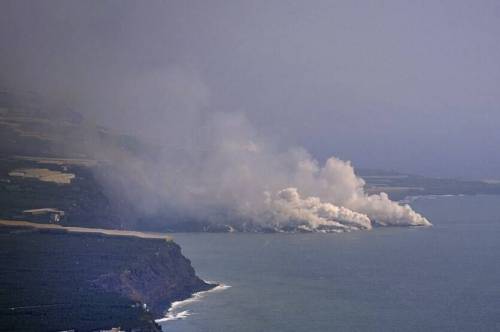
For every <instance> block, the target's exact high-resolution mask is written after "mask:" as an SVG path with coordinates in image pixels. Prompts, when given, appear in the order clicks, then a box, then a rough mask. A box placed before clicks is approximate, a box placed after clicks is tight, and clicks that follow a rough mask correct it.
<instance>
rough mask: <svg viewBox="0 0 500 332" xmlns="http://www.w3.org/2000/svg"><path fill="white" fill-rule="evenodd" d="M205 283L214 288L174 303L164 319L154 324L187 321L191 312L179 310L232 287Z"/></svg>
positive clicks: (195, 293)
mask: <svg viewBox="0 0 500 332" xmlns="http://www.w3.org/2000/svg"><path fill="white" fill-rule="evenodd" d="M203 281H204V282H205V283H207V284H209V285H214V287H213V288H211V289H208V290H205V291H199V292H194V293H193V294H191V296H190V297H188V298H186V299H184V300H180V301H174V302H172V303H171V304H170V307H169V308H168V310H167V311H166V312H165V315H164V317H162V318H158V319H155V320H154V322H155V323H156V324H161V323H166V322H169V321H174V320H180V319H186V318H188V317H189V316H190V315H191V313H190V311H189V310H179V309H181V308H184V307H185V306H187V305H189V304H191V303H194V302H198V301H201V300H202V299H203V298H204V297H205V296H206V295H208V294H210V293H215V292H220V291H224V290H226V289H229V288H231V287H232V286H230V285H226V284H223V283H216V282H213V281H207V280H203Z"/></svg>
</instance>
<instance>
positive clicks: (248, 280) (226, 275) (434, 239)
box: [162, 196, 500, 332]
mask: <svg viewBox="0 0 500 332" xmlns="http://www.w3.org/2000/svg"><path fill="white" fill-rule="evenodd" d="M412 206H413V207H414V208H415V209H416V210H418V211H419V212H421V213H423V214H424V215H425V216H427V217H428V218H429V219H430V220H431V221H432V222H433V223H434V225H435V226H434V227H432V228H413V229H412V228H379V229H375V230H373V231H369V232H363V231H360V232H353V233H348V234H175V239H176V241H177V242H178V243H179V244H180V245H181V246H182V248H183V252H184V254H185V255H186V256H187V257H188V258H190V259H191V261H192V263H193V265H194V267H195V269H196V271H197V273H198V274H199V275H200V276H201V277H202V278H204V279H206V280H215V281H219V282H223V283H225V284H228V285H230V286H231V288H229V289H226V290H224V291H220V292H213V293H209V294H206V295H205V296H202V298H201V299H200V300H199V301H195V302H191V303H189V304H187V305H186V306H184V307H182V308H178V309H176V310H178V311H186V310H187V311H188V312H189V314H190V315H189V316H188V317H187V318H185V319H179V320H174V321H169V322H166V323H164V324H163V326H162V327H163V330H164V331H169V332H175V331H238V332H243V331H500V197H498V196H496V197H495V196H469V197H439V198H421V199H418V200H416V201H414V202H413V203H412Z"/></svg>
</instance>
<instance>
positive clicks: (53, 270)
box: [0, 226, 212, 331]
mask: <svg viewBox="0 0 500 332" xmlns="http://www.w3.org/2000/svg"><path fill="white" fill-rule="evenodd" d="M0 266H1V273H0V331H60V330H70V329H76V330H77V331H94V330H99V329H109V328H111V327H118V326H120V327H121V328H122V329H125V330H127V331H129V330H134V331H158V329H159V328H158V327H157V326H156V325H155V324H154V321H153V319H154V318H158V317H161V315H162V313H163V312H164V311H165V310H166V309H167V308H168V306H169V304H170V303H171V302H172V301H176V300H181V299H185V298H187V297H189V296H190V295H191V294H192V293H193V292H197V291H201V290H207V289H210V288H211V287H212V286H211V285H209V284H207V283H205V282H204V281H203V280H201V279H200V278H198V277H197V276H196V275H195V272H194V270H193V268H192V266H191V263H190V261H189V260H188V259H187V258H185V257H184V256H183V255H182V253H181V250H180V247H179V246H178V245H177V244H176V243H174V242H173V241H167V240H164V239H144V238H138V237H128V236H109V235H103V234H84V233H83V234H82V233H68V232H66V231H62V230H50V229H48V230H47V229H46V230H42V229H35V228H26V227H22V228H20V227H12V226H8V227H6V226H0ZM144 304H146V306H147V309H145V306H144Z"/></svg>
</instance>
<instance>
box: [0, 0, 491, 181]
mask: <svg viewBox="0 0 500 332" xmlns="http://www.w3.org/2000/svg"><path fill="white" fill-rule="evenodd" d="M499 35H500V2H499V1H473V0H471V1H460V0H455V1H284V0H282V1H270V0H266V1H246V0H245V1H243V0H234V1H185V0H184V1H167V0H164V1H20V0H15V1H8V0H3V1H2V2H1V4H0V41H1V53H0V73H1V74H0V75H1V76H0V82H1V84H3V85H4V86H15V87H17V88H20V89H36V90H40V91H42V92H44V93H47V94H51V95H53V96H56V97H58V98H62V99H67V100H68V101H69V102H71V103H74V104H75V105H80V107H81V108H82V109H87V112H88V114H89V116H95V117H96V118H97V119H102V120H105V121H107V122H110V121H112V120H113V121H115V122H117V123H118V124H119V125H122V124H123V125H127V124H128V125H129V126H130V124H131V123H134V122H135V121H138V122H141V121H143V122H145V123H146V122H147V121H151V123H152V124H151V126H155V125H157V126H158V125H159V124H158V121H156V120H157V119H158V117H157V115H158V114H162V112H164V110H165V109H174V108H179V109H182V110H183V112H187V113H189V112H191V111H192V110H193V109H203V110H204V112H213V111H229V112H231V111H242V112H244V113H245V114H246V115H247V116H248V118H249V119H250V120H251V122H253V123H254V125H255V127H256V128H258V130H260V131H262V132H263V133H264V134H265V135H271V136H275V137H277V138H278V139H279V140H280V141H281V142H282V143H284V144H289V145H302V146H304V147H306V148H307V149H308V150H309V151H311V153H312V154H313V155H315V156H316V157H317V158H319V159H324V158H326V157H328V156H330V155H336V156H338V157H340V158H342V159H349V160H352V162H353V164H354V165H355V166H357V167H371V168H384V169H396V170H401V171H409V172H415V173H421V174H429V175H440V176H462V177H485V178H489V177H496V178H500V130H499V127H500V108H499V105H500V60H499V59H500V42H499V37H498V36H499ZM164 76H165V77H168V79H165V80H164V78H163V77H164ZM172 81H176V82H179V83H178V84H177V83H176V84H175V87H174V88H168V89H166V90H167V91H168V93H165V90H164V87H163V86H162V84H167V85H168V84H171V82H172ZM169 82H170V83H169ZM176 91H178V93H179V94H182V95H183V96H184V97H183V98H180V99H179V100H178V99H176V98H177V97H176V96H175V94H176ZM193 112H194V111H193ZM117 114H121V116H120V117H118V118H119V119H118V120H117V116H116V115H117ZM139 118H144V119H142V120H137V119H139ZM159 118H162V116H160V117H159ZM167 118H168V116H167ZM148 119H149V120H148ZM174 119H175V118H174ZM170 120H172V118H170ZM186 121H189V120H186ZM138 128H147V126H146V127H145V126H139V127H138Z"/></svg>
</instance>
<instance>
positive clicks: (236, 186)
mask: <svg viewBox="0 0 500 332" xmlns="http://www.w3.org/2000/svg"><path fill="white" fill-rule="evenodd" d="M177 76H178V73H177V74H176V77H177ZM156 77H158V76H156ZM182 82H183V83H182V84H185V82H186V81H185V80H183V81H182ZM196 82H197V85H199V80H196ZM150 85H151V82H150V83H149V84H148V86H150ZM171 85H172V84H171ZM203 89H204V90H203V91H205V88H203ZM179 91H180V90H179V89H178V88H176V89H175V93H173V94H168V96H169V98H168V100H169V104H173V105H175V107H176V108H178V107H179V105H182V102H175V99H176V98H179ZM182 91H188V95H187V96H181V97H183V98H188V99H190V102H189V103H188V104H187V105H189V107H188V110H189V112H186V113H184V114H180V115H179V114H177V115H176V116H175V117H174V118H173V120H174V121H169V120H167V119H164V121H163V122H162V123H163V124H164V126H163V127H162V128H161V130H160V131H159V132H157V133H156V134H155V133H153V136H154V138H155V141H156V142H157V143H158V144H159V145H160V146H161V151H160V152H159V153H158V154H157V155H156V156H155V158H154V159H153V160H144V159H141V158H135V157H133V156H130V155H128V154H125V153H124V152H120V153H118V154H117V153H116V151H112V150H103V149H102V148H100V149H98V150H95V149H94V150H92V149H91V150H92V151H93V153H95V152H96V151H99V152H100V153H101V156H97V157H98V158H99V157H100V158H101V159H108V160H109V159H111V160H112V161H113V163H114V164H115V167H116V168H117V169H118V172H116V173H115V177H112V178H109V175H108V178H107V181H108V183H110V184H111V185H115V184H114V183H113V181H117V180H118V178H120V179H126V181H127V183H133V186H130V185H129V186H127V185H124V186H123V187H121V188H120V190H119V192H120V195H122V196H123V195H126V196H127V197H128V199H129V201H130V202H131V203H132V204H134V205H135V206H137V207H139V208H140V209H142V212H143V213H156V214H162V213H164V214H171V213H173V212H175V213H174V215H176V216H182V219H188V220H189V219H190V220H198V221H203V222H209V223H211V224H217V225H227V226H228V227H231V228H236V229H241V230H254V229H256V228H265V229H272V230H275V231H287V230H290V231H322V232H341V231H351V230H363V229H364V230H366V229H371V228H372V227H373V225H375V224H378V225H382V226H393V225H395V226H428V225H431V224H430V222H429V221H428V220H427V219H425V218H424V217H423V216H421V215H420V214H418V213H416V212H415V211H413V210H412V209H411V208H410V207H409V206H408V205H400V204H398V203H396V202H393V201H391V200H390V199H389V198H388V196H387V195H386V194H385V193H381V194H378V195H368V194H366V193H365V192H364V189H363V187H364V184H365V183H364V181H363V180H362V179H361V178H359V177H357V176H356V175H355V173H354V169H353V167H352V166H351V164H350V163H349V162H346V161H342V160H339V159H337V158H335V157H331V158H329V159H328V160H327V161H326V162H325V163H324V164H323V165H321V164H320V163H319V162H318V161H317V160H315V159H314V158H313V157H312V156H311V155H310V154H309V153H308V152H307V151H305V150H304V149H302V148H285V149H283V148H280V146H282V145H283V144H281V145H280V144H276V143H275V142H274V141H272V140H271V139H264V138H263V135H260V134H259V133H258V132H257V131H256V130H255V128H254V127H253V126H252V125H251V124H250V121H249V120H248V119H247V118H246V116H245V115H244V114H243V113H238V112H232V113H221V112H216V113H207V112H205V113H203V112H202V111H201V110H198V108H200V109H202V108H203V107H201V106H200V107H198V108H197V107H193V105H203V104H205V102H204V101H203V102H197V101H196V98H198V97H199V96H204V97H203V98H205V97H206V95H207V94H206V93H205V92H203V93H199V92H197V91H196V89H194V90H193V89H184V90H182ZM172 100H174V102H172ZM181 109H182V107H181ZM170 110H171V109H170ZM167 114H168V115H167V116H172V113H170V112H168V109H167ZM170 120H172V119H170ZM172 131H174V132H175V135H172V134H171V132H172Z"/></svg>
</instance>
